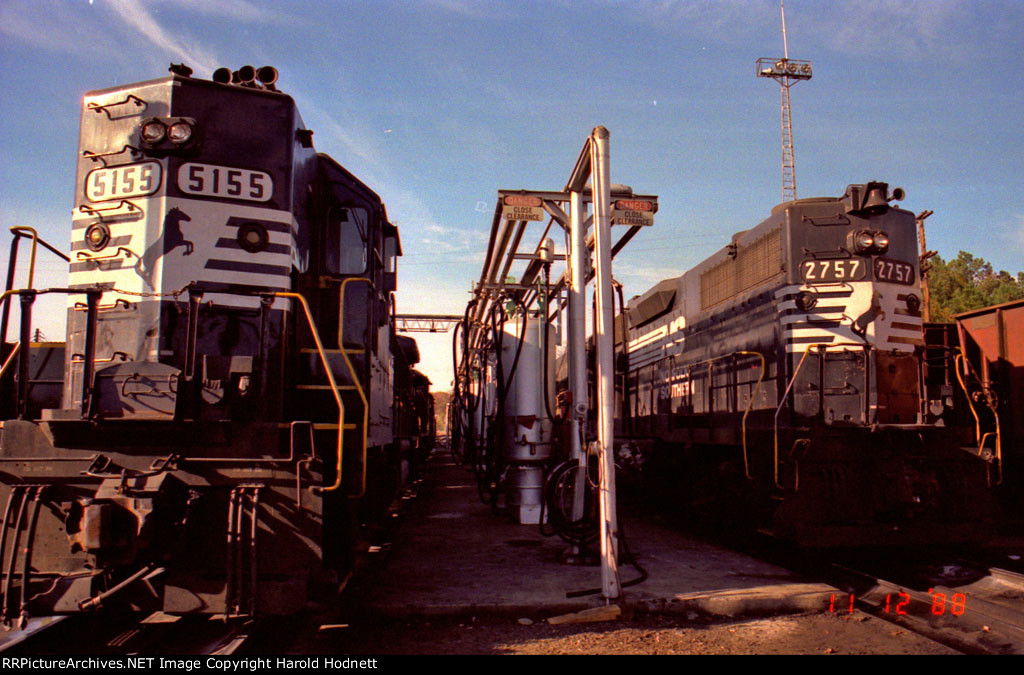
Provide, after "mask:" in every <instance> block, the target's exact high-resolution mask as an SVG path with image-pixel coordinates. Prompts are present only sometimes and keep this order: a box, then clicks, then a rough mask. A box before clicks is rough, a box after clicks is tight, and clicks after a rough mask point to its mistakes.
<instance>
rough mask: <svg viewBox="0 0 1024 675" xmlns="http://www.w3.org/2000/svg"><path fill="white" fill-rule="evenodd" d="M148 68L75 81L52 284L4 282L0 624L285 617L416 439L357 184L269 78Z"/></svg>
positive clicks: (377, 235)
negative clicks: (34, 312) (59, 323)
mask: <svg viewBox="0 0 1024 675" xmlns="http://www.w3.org/2000/svg"><path fill="white" fill-rule="evenodd" d="M171 73H172V74H171V75H170V76H168V77H164V78H161V79H156V80H151V81H147V82H142V83H138V84H131V85H126V86H121V87H114V88H111V89H104V90H100V91H93V92H90V93H88V94H86V95H85V98H84V103H83V109H82V120H81V142H80V153H79V157H78V172H77V189H76V196H75V208H74V218H73V222H72V228H71V261H70V275H69V286H68V287H67V288H58V289H21V290H16V291H13V292H10V293H8V294H7V297H6V300H7V302H8V303H9V302H10V301H11V299H13V298H18V299H19V300H20V305H21V309H22V316H21V322H22V333H21V335H22V339H21V340H20V341H19V342H18V343H10V344H6V343H5V344H4V351H5V353H4V356H7V355H9V354H11V352H12V351H14V350H17V351H19V352H20V353H19V354H15V355H14V356H12V357H11V359H10V360H9V363H14V362H16V360H17V359H20V363H19V364H18V366H17V368H14V367H13V366H12V367H11V368H9V369H8V372H7V373H5V374H4V376H3V379H2V380H0V383H2V391H3V394H4V396H5V398H4V401H3V407H4V409H3V411H2V412H4V413H5V414H4V420H5V421H4V422H3V435H2V441H0V503H2V504H4V505H5V506H4V507H3V508H4V516H3V526H2V528H3V529H2V530H0V566H2V570H0V574H2V587H0V590H2V612H3V616H2V619H3V621H5V622H7V623H10V622H11V621H13V620H16V619H20V620H22V621H23V620H24V619H25V618H27V617H28V616H30V615H39V614H51V613H66V612H78V611H81V610H84V609H88V608H91V607H96V606H99V605H101V604H115V603H116V604H118V605H119V606H123V607H131V608H137V609H162V610H164V611H166V612H170V613H188V612H196V613H215V614H226V615H253V614H261V613H286V612H291V611H294V610H295V609H297V608H299V607H301V606H302V605H303V604H304V603H306V602H307V600H308V599H309V598H310V597H315V596H318V595H320V594H321V593H322V590H323V589H324V588H330V587H334V588H336V587H337V584H338V583H339V582H340V581H341V580H342V579H343V578H345V575H346V573H347V571H348V570H350V569H351V567H352V562H353V557H354V556H355V555H356V552H357V551H358V549H359V546H360V541H361V532H364V531H365V526H367V525H372V524H374V523H375V522H376V521H377V520H379V519H382V518H383V513H384V511H385V510H386V507H387V505H388V504H389V503H390V502H391V500H392V498H393V497H394V496H395V495H396V493H398V491H399V489H400V487H401V485H402V483H403V481H404V480H405V479H406V477H407V476H408V474H409V466H410V461H413V462H415V461H416V457H414V456H413V455H414V454H415V453H414V452H413V450H414V449H415V448H422V447H423V446H424V445H425V444H426V443H427V441H426V440H424V437H425V436H426V435H428V434H429V430H426V431H425V430H424V429H422V428H421V424H420V421H421V419H422V417H423V416H424V415H423V411H422V410H420V408H422V407H424V406H425V405H427V404H426V401H427V400H428V399H429V392H427V391H426V385H425V384H424V383H423V382H422V381H421V379H420V378H422V376H420V378H417V377H416V375H414V371H412V370H411V363H415V359H413V358H410V354H408V353H407V352H414V351H415V342H412V341H410V340H406V341H404V342H401V343H400V342H399V341H398V340H397V339H396V336H395V333H394V320H393V317H394V311H393V309H394V302H393V293H394V292H395V289H396V260H397V258H398V256H400V255H401V250H400V243H399V235H398V230H397V228H396V227H395V226H394V225H392V224H391V223H389V222H388V217H387V213H386V211H385V208H384V204H383V202H382V201H381V199H380V197H378V196H377V194H375V193H374V192H373V191H372V190H371V189H370V188H368V187H367V186H366V185H364V184H363V183H362V182H360V181H359V180H358V179H357V178H356V177H355V176H353V175H352V174H351V173H349V172H348V171H347V170H346V169H345V168H344V167H343V166H341V165H340V164H338V163H337V162H336V161H335V160H333V159H331V158H330V157H328V156H326V155H323V154H318V153H317V152H316V150H315V149H314V148H313V143H312V136H313V132H312V131H310V130H308V129H306V128H305V126H304V125H303V122H302V119H301V117H300V116H299V113H298V110H297V109H296V106H295V103H294V101H293V100H292V98H291V97H289V96H288V95H286V94H284V93H281V92H280V91H278V90H277V88H276V86H275V84H274V82H275V80H276V78H277V75H276V71H275V70H274V69H273V68H269V67H267V68H261V69H259V70H258V71H257V70H256V69H253V68H251V67H248V66H247V67H244V68H242V69H240V70H239V71H237V72H234V73H232V72H230V71H228V70H227V69H221V70H219V71H218V72H217V73H215V75H214V80H213V81H205V80H201V79H198V78H193V77H191V71H190V70H189V69H188V68H186V67H184V66H172V68H171ZM17 236H22V237H24V236H26V235H24V233H19V234H18V235H17ZM16 238H17V237H16ZM12 267H13V261H12ZM41 293H64V294H66V295H67V301H68V306H67V307H68V309H67V322H68V323H67V325H68V332H67V343H66V349H62V347H63V346H62V345H53V344H50V345H32V344H31V340H30V334H29V330H30V327H31V308H32V304H33V301H34V299H35V297H36V296H37V295H38V294H41ZM6 321H7V311H6V308H5V312H4V324H5V326H6ZM410 343H411V344H410ZM62 351H63V368H62V369H61V368H60V367H59V363H60V358H61V352H62ZM61 371H62V372H61ZM423 379H425V378H423ZM410 415H412V416H413V419H412V420H411V421H410V420H409V419H408V417H409V416H410ZM431 419H432V418H431Z"/></svg>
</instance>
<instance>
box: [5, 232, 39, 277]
mask: <svg viewBox="0 0 1024 675" xmlns="http://www.w3.org/2000/svg"><path fill="white" fill-rule="evenodd" d="M25 231H27V232H31V233H32V235H31V236H32V255H31V256H30V257H29V261H28V288H32V280H33V279H34V278H35V273H36V244H37V241H38V239H39V233H38V232H36V231H35V228H31V227H29V226H28V225H19V226H17V227H12V228H11V233H12V234H15V235H17V234H18V233H19V232H25ZM21 236H24V235H21Z"/></svg>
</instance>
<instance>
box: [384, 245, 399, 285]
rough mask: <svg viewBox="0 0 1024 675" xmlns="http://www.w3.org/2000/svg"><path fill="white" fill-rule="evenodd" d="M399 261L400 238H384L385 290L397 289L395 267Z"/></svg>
mask: <svg viewBox="0 0 1024 675" xmlns="http://www.w3.org/2000/svg"><path fill="white" fill-rule="evenodd" d="M397 261H398V237H393V236H385V237H384V288H385V290H386V291H394V290H395V289H396V286H397V284H396V279H395V277H396V274H395V266H396V263H397Z"/></svg>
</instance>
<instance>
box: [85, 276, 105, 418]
mask: <svg viewBox="0 0 1024 675" xmlns="http://www.w3.org/2000/svg"><path fill="white" fill-rule="evenodd" d="M102 296H103V291H101V290H99V289H96V288H90V289H89V290H88V291H86V294H85V299H86V317H85V360H84V361H83V362H82V415H83V416H88V415H89V409H90V408H91V406H92V395H93V391H92V384H93V383H92V379H93V374H94V373H95V371H96V331H97V329H98V322H97V319H98V318H99V306H100V298H101V297H102Z"/></svg>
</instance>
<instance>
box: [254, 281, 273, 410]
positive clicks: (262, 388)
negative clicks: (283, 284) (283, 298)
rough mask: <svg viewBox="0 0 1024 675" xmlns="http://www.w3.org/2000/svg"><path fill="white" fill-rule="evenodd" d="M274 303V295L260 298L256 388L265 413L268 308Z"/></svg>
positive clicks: (267, 377)
mask: <svg viewBox="0 0 1024 675" xmlns="http://www.w3.org/2000/svg"><path fill="white" fill-rule="evenodd" d="M273 304H274V296H272V295H266V296H263V297H261V298H260V345H259V352H258V354H257V364H256V369H257V374H256V377H257V378H259V380H258V382H257V385H256V388H257V391H258V392H259V403H258V404H257V405H259V406H260V409H261V410H260V412H261V414H262V415H266V411H267V389H268V387H269V386H270V384H269V383H270V373H269V364H270V347H269V341H270V308H271V306H272V305H273Z"/></svg>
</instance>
